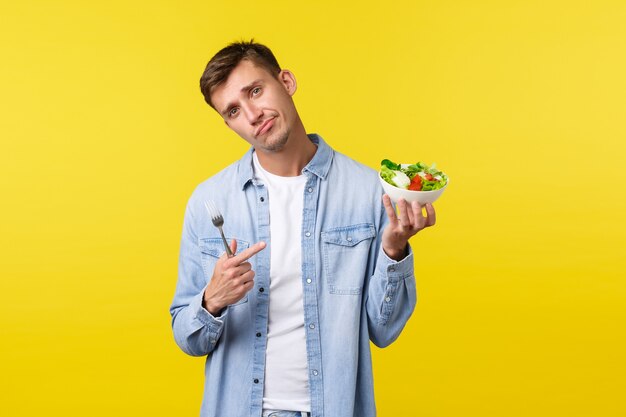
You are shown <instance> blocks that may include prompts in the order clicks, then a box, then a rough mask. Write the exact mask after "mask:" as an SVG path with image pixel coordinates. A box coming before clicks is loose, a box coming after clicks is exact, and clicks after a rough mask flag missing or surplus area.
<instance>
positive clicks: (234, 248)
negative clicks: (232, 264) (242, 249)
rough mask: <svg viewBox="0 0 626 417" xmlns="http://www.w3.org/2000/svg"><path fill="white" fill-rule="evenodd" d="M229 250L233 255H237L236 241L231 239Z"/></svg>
mask: <svg viewBox="0 0 626 417" xmlns="http://www.w3.org/2000/svg"><path fill="white" fill-rule="evenodd" d="M230 250H232V251H233V255H235V254H236V253H237V240H236V239H233V240H231V241H230Z"/></svg>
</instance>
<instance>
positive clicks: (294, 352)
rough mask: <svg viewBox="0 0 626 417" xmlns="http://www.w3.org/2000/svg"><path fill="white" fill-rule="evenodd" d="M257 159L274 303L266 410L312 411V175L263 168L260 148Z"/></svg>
mask: <svg viewBox="0 0 626 417" xmlns="http://www.w3.org/2000/svg"><path fill="white" fill-rule="evenodd" d="M253 161H254V173H255V177H256V178H258V179H259V180H260V181H261V182H262V183H263V184H265V186H266V187H267V192H268V199H269V208H270V242H271V245H270V297H269V298H270V302H269V320H268V329H267V350H266V352H265V385H264V392H263V409H266V410H294V411H311V395H310V393H309V379H308V375H309V373H308V364H307V351H306V334H305V331H304V304H303V301H302V247H301V244H302V243H301V242H302V238H301V234H302V209H303V200H304V186H305V184H306V181H307V177H306V176H305V175H299V176H297V177H281V176H278V175H274V174H271V173H269V172H267V171H265V170H264V169H263V167H262V166H261V164H260V163H259V160H258V157H257V155H256V152H255V153H253Z"/></svg>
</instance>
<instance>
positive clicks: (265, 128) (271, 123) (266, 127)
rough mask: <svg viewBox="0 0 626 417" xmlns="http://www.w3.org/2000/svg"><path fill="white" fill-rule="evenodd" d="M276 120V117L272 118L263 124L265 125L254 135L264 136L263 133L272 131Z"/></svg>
mask: <svg viewBox="0 0 626 417" xmlns="http://www.w3.org/2000/svg"><path fill="white" fill-rule="evenodd" d="M274 119H275V117H272V118H271V119H267V120H266V121H265V122H263V124H262V125H261V126H260V127H259V128H258V129H257V131H256V132H255V133H254V136H255V137H256V136H259V135H262V134H263V133H265V132H267V131H268V130H270V129H271V128H272V126H274Z"/></svg>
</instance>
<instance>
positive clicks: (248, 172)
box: [238, 133, 334, 190]
mask: <svg viewBox="0 0 626 417" xmlns="http://www.w3.org/2000/svg"><path fill="white" fill-rule="evenodd" d="M307 136H308V137H309V139H310V140H311V142H313V143H314V144H316V145H317V151H316V152H315V155H313V159H311V161H309V163H308V164H306V166H305V167H304V168H303V169H302V173H305V172H310V173H312V174H314V175H317V176H318V177H320V178H321V179H326V175H328V170H329V169H330V165H331V163H332V161H333V154H334V152H333V150H332V149H331V147H330V146H328V145H327V144H326V142H324V139H322V137H321V136H320V135H318V134H316V133H309V134H308V135H307ZM252 152H254V147H252V146H251V147H250V149H248V152H246V153H245V155H244V156H243V157H242V158H241V159H240V160H239V166H238V170H239V185H240V186H241V189H242V190H243V189H244V188H246V185H248V184H249V183H251V182H252V183H253V182H254V171H253V169H252Z"/></svg>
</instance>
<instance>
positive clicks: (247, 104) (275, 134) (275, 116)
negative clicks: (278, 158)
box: [211, 60, 297, 152]
mask: <svg viewBox="0 0 626 417" xmlns="http://www.w3.org/2000/svg"><path fill="white" fill-rule="evenodd" d="M295 91H296V81H295V78H294V77H293V74H291V72H289V71H287V70H283V71H281V72H280V74H279V75H278V79H276V78H274V77H273V76H272V75H271V74H270V73H269V72H268V71H267V70H265V69H263V68H261V67H257V66H255V65H254V64H253V63H252V62H251V61H248V60H243V61H241V62H240V63H239V65H237V66H236V67H235V69H234V70H233V71H232V72H231V73H230V75H229V76H228V79H227V80H226V82H224V83H223V84H221V85H220V86H218V87H217V88H216V89H215V90H214V91H213V93H212V94H211V101H212V102H213V105H214V106H215V109H216V110H217V111H218V113H220V115H221V116H222V117H223V118H224V121H225V122H226V124H227V125H228V127H230V128H231V129H232V130H234V131H235V132H236V133H237V134H238V135H239V136H241V137H242V138H243V139H245V140H246V141H247V142H248V143H250V144H251V145H252V146H254V147H255V148H256V149H258V150H262V151H263V150H264V151H267V152H277V151H280V150H281V149H283V147H284V146H285V144H286V143H287V141H288V140H289V135H290V134H291V130H292V127H293V126H294V123H295V121H296V120H297V112H296V108H295V106H294V104H293V100H292V98H291V96H292V95H293V93H295Z"/></svg>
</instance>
